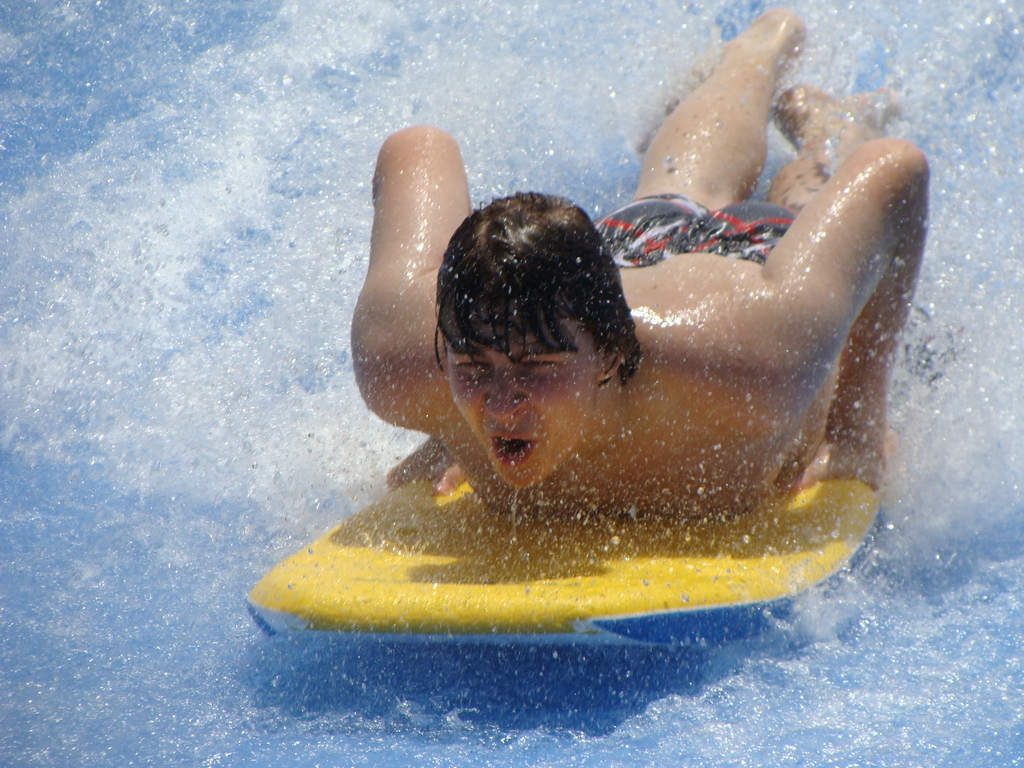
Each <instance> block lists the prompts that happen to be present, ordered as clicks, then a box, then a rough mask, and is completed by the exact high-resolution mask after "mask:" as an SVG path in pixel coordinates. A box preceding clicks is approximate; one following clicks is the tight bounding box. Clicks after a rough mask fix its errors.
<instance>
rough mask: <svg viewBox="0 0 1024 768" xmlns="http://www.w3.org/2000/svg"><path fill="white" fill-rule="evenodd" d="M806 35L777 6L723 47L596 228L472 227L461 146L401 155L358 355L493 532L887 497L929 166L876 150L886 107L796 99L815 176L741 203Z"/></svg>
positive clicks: (415, 148)
mask: <svg viewBox="0 0 1024 768" xmlns="http://www.w3.org/2000/svg"><path fill="white" fill-rule="evenodd" d="M803 34H804V27H803V23H802V22H801V20H800V19H799V18H798V17H797V16H795V15H794V14H792V13H790V12H788V11H783V10H778V9H776V10H772V11H769V12H767V13H765V14H764V15H762V16H761V17H760V18H758V19H757V20H756V21H755V22H754V23H753V24H752V25H751V27H750V28H749V29H748V30H747V31H746V32H744V33H743V34H742V35H740V36H739V37H737V38H736V39H735V40H733V41H732V42H730V43H729V44H727V45H726V46H724V48H723V51H722V56H721V60H720V62H719V64H718V66H717V67H716V68H715V70H714V72H713V73H712V75H711V76H710V77H709V78H708V80H706V81H705V82H704V83H703V84H701V85H700V86H699V87H698V88H697V89H696V90H695V91H694V92H693V93H692V94H691V95H690V96H689V97H688V98H687V99H686V100H685V101H684V102H682V103H681V104H680V105H679V106H678V107H677V108H676V109H675V110H674V111H673V113H672V114H671V115H670V116H669V117H668V118H667V119H666V121H665V123H664V124H663V125H662V126H661V128H660V129H659V130H658V132H657V134H656V135H655V137H654V139H653V140H652V142H651V145H650V147H649V149H648V151H647V153H646V156H645V158H644V162H643V166H642V170H641V177H640V182H639V185H638V188H637V192H636V197H635V199H634V202H633V203H632V204H631V205H629V206H627V207H626V208H624V209H621V210H620V211H616V212H614V213H612V214H610V215H609V216H607V217H605V218H604V219H602V220H601V221H600V222H598V226H597V227H596V228H595V227H594V225H593V224H591V223H590V220H589V219H588V218H587V217H586V215H585V214H584V213H583V212H582V211H580V210H579V209H578V208H576V207H575V206H573V205H572V204H570V203H568V202H567V201H564V200H561V199H560V198H550V197H545V196H542V195H517V196H513V197H512V198H507V199H505V200H499V201H495V202H494V203H492V204H491V205H490V206H488V207H486V208H484V209H482V210H480V211H476V212H472V211H471V206H470V202H469V192H468V188H467V183H466V176H465V171H464V169H463V166H462V161H461V157H460V154H459V150H458V146H457V145H456V144H455V142H454V140H453V139H452V138H451V137H450V136H448V135H447V134H444V133H443V132H441V131H439V130H437V129H434V128H428V127H416V128H410V129H406V130H404V131H401V132H399V133H397V134H395V135H394V136H391V137H389V138H388V139H387V141H386V142H385V143H384V146H383V147H382V149H381V152H380V156H379V158H378V164H377V170H376V174H375V177H374V206H375V209H374V210H375V215H374V226H373V234H372V240H371V254H370V265H369V270H368V274H367V277H366V282H365V284H364V287H363V290H362V293H361V294H360V297H359V302H358V304H357V307H356V312H355V316H354V319H353V326H352V340H353V351H354V362H355V369H356V377H357V381H358V383H359V386H360V389H361V392H362V393H363V397H364V398H365V400H366V402H367V404H368V405H369V406H370V408H371V409H372V410H373V411H374V412H375V413H377V414H378V415H379V416H381V418H384V419H385V420H387V421H390V422H391V423H394V424H397V425H400V426H403V427H407V428H410V429H416V430H419V431H422V432H426V433H427V434H429V435H430V436H431V440H430V441H429V442H428V444H427V445H426V446H425V447H424V449H422V450H421V451H419V452H417V454H415V455H414V457H411V458H412V459H413V461H412V462H411V463H409V464H406V465H405V466H404V467H403V468H402V469H403V471H404V472H405V474H406V475H408V474H418V473H420V474H421V473H422V471H423V470H424V462H423V460H424V459H433V460H434V462H433V463H434V464H435V465H436V466H439V467H441V468H443V466H446V465H450V464H452V463H454V465H455V466H456V467H457V468H458V471H461V472H464V473H465V475H466V476H467V477H468V479H469V480H470V482H471V483H472V485H473V488H474V489H475V490H476V492H477V493H478V494H479V495H480V497H481V498H482V499H483V500H484V502H485V503H486V504H488V505H489V506H490V507H491V508H492V509H494V510H496V511H500V510H508V509H516V510H518V511H519V512H520V513H527V514H530V513H533V512H536V513H540V514H587V513H589V512H592V511H595V510H601V511H603V512H605V513H615V512H616V511H620V512H628V513H630V514H648V513H667V514H673V515H679V516H686V515H703V514H732V513H742V512H743V511H745V510H748V509H752V508H754V507H756V506H758V505H760V504H763V503H764V502H765V501H767V500H768V499H770V498H772V497H775V496H778V495H781V494H784V493H786V492H788V491H789V490H791V489H792V488H793V487H795V486H799V485H802V484H807V483H809V482H812V481H813V480H816V479H822V478H825V477H852V478H858V479H861V480H864V481H865V482H867V483H869V484H870V485H872V486H874V487H878V485H879V483H880V482H881V478H882V471H883V469H884V446H885V442H886V433H887V422H886V388H887V382H888V375H889V369H890V367H891V364H892V360H893V356H894V352H895V349H896V343H897V335H898V333H899V331H900V329H901V328H902V326H903V323H904V321H905V319H906V315H907V310H908V308H909V301H910V298H911V295H912V293H913V289H914V284H915V280H916V277H917V273H918V269H919V264H920V259H921V252H922V249H923V246H924V239H925V218H926V213H927V180H928V168H927V161H926V160H925V158H924V156H923V155H922V154H921V152H920V151H919V150H917V149H916V148H915V147H914V146H913V145H911V144H909V143H907V142H904V141H900V140H895V139H880V138H875V137H876V136H877V135H879V132H880V131H879V129H880V127H881V123H882V122H884V117H885V116H884V115H878V114H874V113H873V104H872V102H871V99H870V98H865V97H858V98H853V99H847V100H845V101H843V102H833V101H832V100H831V99H829V98H828V97H827V96H826V95H825V94H823V93H821V92H820V91H816V90H814V89H811V88H808V87H804V88H798V89H794V90H793V91H790V92H788V93H787V94H784V95H783V97H782V98H781V99H780V100H779V102H778V104H777V105H776V107H775V109H776V117H777V119H778V121H779V123H780V125H781V127H782V129H783V130H784V132H786V134H787V135H788V136H789V137H790V138H791V140H793V141H794V142H795V143H796V144H797V145H798V148H799V149H800V154H799V156H798V157H797V159H796V160H795V161H794V162H793V163H792V164H790V165H789V166H787V167H786V168H784V169H782V170H781V171H780V172H779V174H778V175H777V176H776V178H775V179H774V181H773V184H772V186H771V189H770V191H769V194H768V203H769V204H771V205H767V204H755V203H749V202H744V201H745V200H746V198H747V197H748V196H749V194H750V192H751V191H752V189H753V188H754V186H755V185H756V182H757V179H758V177H759V175H760V172H761V169H762V167H763V164H764V160H765V155H766V126H767V121H768V119H769V117H770V116H771V112H772V103H773V100H774V97H775V87H776V84H777V82H778V80H779V77H780V75H781V73H782V71H783V68H784V66H785V65H786V64H787V63H788V61H789V60H790V59H792V58H793V57H794V56H795V55H796V53H797V46H798V45H799V43H800V41H801V40H802V37H803ZM836 139H838V149H836V150H835V155H836V158H835V159H838V161H839V162H838V165H837V167H835V168H834V172H833V168H832V167H831V166H832V165H833V159H834V158H833V156H832V154H830V152H832V150H833V149H835V147H834V144H835V140H836ZM778 206H785V208H782V207H778ZM793 213H796V216H795V218H794V217H793ZM470 214H472V215H470ZM467 217H468V218H467ZM453 232H454V233H455V235H454V236H453V235H452V233H453ZM633 266H638V267H641V268H629V267H633ZM618 267H623V268H622V269H621V270H620V269H619V268H618ZM438 461H440V462H441V464H437V462H438ZM426 463H427V464H430V463H431V462H429V461H427V462H426ZM417 464H419V465H420V466H414V465H417ZM400 474H401V473H400Z"/></svg>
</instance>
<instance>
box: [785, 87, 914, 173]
mask: <svg viewBox="0 0 1024 768" xmlns="http://www.w3.org/2000/svg"><path fill="white" fill-rule="evenodd" d="M772 114H773V117H774V119H775V125H776V126H777V127H778V129H779V130H780V131H781V132H782V134H783V135H784V136H785V137H786V138H787V139H789V141H790V142H791V143H792V144H793V146H795V147H796V148H797V150H799V151H800V153H801V154H808V153H811V154H823V155H827V156H828V160H829V161H830V162H829V165H831V169H832V170H834V169H835V166H836V165H838V164H839V163H840V162H842V160H843V159H844V158H845V157H846V156H847V155H849V154H850V152H852V151H853V150H854V149H855V148H856V147H857V146H858V145H860V144H863V143H864V142H865V141H870V140H871V139H877V138H879V137H881V136H882V135H883V134H884V131H885V126H886V125H887V124H888V123H889V121H891V120H892V119H893V118H894V117H896V116H897V115H899V105H898V103H897V101H896V97H895V94H894V93H893V91H892V90H891V89H889V88H880V89H879V90H877V91H874V92H873V93H858V94H856V95H854V96H848V97H846V98H844V99H833V98H832V97H831V96H829V95H828V94H827V93H826V92H825V91H823V90H821V89H820V88H815V87H814V86H811V85H798V86H796V87H795V88H790V89H789V90H788V91H786V92H785V93H783V94H782V95H781V96H779V98H778V100H777V101H776V102H775V106H774V107H773V110H772ZM821 159H822V158H819V160H821Z"/></svg>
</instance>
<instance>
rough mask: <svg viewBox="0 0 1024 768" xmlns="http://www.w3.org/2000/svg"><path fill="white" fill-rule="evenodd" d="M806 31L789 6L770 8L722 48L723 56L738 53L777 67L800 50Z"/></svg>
mask: <svg viewBox="0 0 1024 768" xmlns="http://www.w3.org/2000/svg"><path fill="white" fill-rule="evenodd" d="M806 34H807V27H806V26H805V25H804V22H803V19H801V18H800V17H799V16H797V15H796V14H795V13H793V12H792V11H790V10H786V9H784V8H772V9H771V10H768V11H765V12H764V13H762V14H761V15H760V16H758V17H757V18H756V19H754V21H753V22H752V23H751V25H750V26H749V27H747V28H746V29H745V30H744V31H743V32H742V33H741V34H740V35H739V36H738V37H737V38H736V39H735V40H732V41H730V42H729V43H727V44H726V45H725V46H724V47H723V49H722V57H723V59H724V58H726V57H731V56H738V57H740V58H741V59H744V60H748V61H749V60H754V61H757V60H760V61H759V63H762V64H768V65H770V66H774V67H775V68H776V73H778V72H781V70H782V69H783V68H784V67H785V66H786V65H787V64H788V63H789V62H790V61H791V60H792V59H793V58H795V57H796V56H797V55H798V54H799V53H800V43H802V42H803V39H804V36H805V35H806Z"/></svg>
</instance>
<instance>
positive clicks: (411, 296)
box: [352, 126, 471, 431]
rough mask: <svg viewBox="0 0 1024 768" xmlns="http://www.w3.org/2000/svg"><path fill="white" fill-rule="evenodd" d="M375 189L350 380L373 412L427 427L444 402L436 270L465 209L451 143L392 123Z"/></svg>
mask: <svg viewBox="0 0 1024 768" xmlns="http://www.w3.org/2000/svg"><path fill="white" fill-rule="evenodd" d="M373 190H374V194H373V203H374V216H373V232H372V234H371V240H370V258H369V266H368V269H367V274H366V281H365V282H364V284H363V288H362V291H361V292H360V294H359V300H358V302H357V304H356V310H355V315H354V316H353V319H352V352H353V363H354V366H355V374H356V381H357V383H358V385H359V389H360V392H361V393H362V395H363V398H364V399H365V400H366V403H367V405H368V406H369V407H370V409H371V410H373V411H374V413H376V414H377V415H378V416H380V417H381V418H383V419H384V420H386V421H389V422H391V423H393V424H398V425H400V426H403V427H408V428H411V429H418V430H421V431H431V429H430V427H431V425H432V424H433V422H434V420H435V419H436V418H437V417H438V416H439V415H442V416H443V415H445V414H447V411H449V410H451V408H452V405H451V398H450V397H449V396H448V393H447V382H446V381H445V378H444V376H443V374H442V372H441V371H440V370H439V369H438V366H437V361H436V358H435V354H434V332H435V329H436V317H435V311H434V304H435V301H436V288H437V271H438V268H439V267H440V265H441V261H442V259H443V257H444V252H445V248H446V247H447V244H448V240H449V239H450V238H451V236H452V233H453V232H454V231H455V229H456V228H457V227H458V226H459V224H460V223H461V222H462V221H463V219H465V217H466V216H467V215H468V214H469V212H470V209H471V206H470V202H469V189H468V185H467V182H466V173H465V170H464V169H463V166H462V156H461V153H460V152H459V147H458V144H456V142H455V140H454V139H453V138H452V137H451V136H449V135H448V134H447V133H445V132H444V131H441V130H439V129H437V128H432V127H430V126H415V127H412V128H407V129H405V130H403V131H399V132H398V133H396V134H394V135H392V136H390V137H389V138H388V139H387V140H386V141H385V142H384V145H383V146H382V147H381V151H380V154H379V156H378V158H377V167H376V171H375V173H374V180H373Z"/></svg>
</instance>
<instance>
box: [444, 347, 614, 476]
mask: <svg viewBox="0 0 1024 768" xmlns="http://www.w3.org/2000/svg"><path fill="white" fill-rule="evenodd" d="M573 330H574V333H573V334H572V338H573V341H574V343H575V345H576V347H577V351H576V352H551V351H549V350H547V349H545V348H544V347H542V346H541V345H539V344H536V343H535V342H531V341H530V340H527V342H526V343H525V344H524V345H522V346H521V347H520V348H518V349H513V355H512V357H511V358H510V357H509V356H508V355H504V354H502V353H501V352H496V351H494V350H492V349H478V350H474V351H473V352H471V353H469V354H459V353H455V352H452V351H451V350H450V349H449V350H448V351H447V366H446V367H447V370H448V383H449V386H450V387H451V392H452V397H453V399H454V400H455V404H456V406H457V407H458V409H459V411H460V412H461V413H462V416H463V418H465V419H466V422H467V423H468V424H469V426H470V427H471V428H472V430H473V432H474V434H475V435H476V436H477V439H478V440H480V443H481V445H482V446H483V447H484V449H485V450H486V451H487V455H488V457H489V458H490V460H491V463H492V465H493V466H494V468H495V470H496V471H497V473H498V475H499V476H500V477H501V478H502V479H503V480H504V481H505V482H507V483H508V484H509V485H511V486H512V487H514V488H526V487H527V486H530V485H533V484H535V483H538V482H540V481H542V480H544V478H546V477H547V476H548V475H549V474H550V473H551V472H552V471H553V470H554V469H555V468H556V467H558V466H559V465H560V464H561V463H562V462H564V461H565V460H566V459H567V458H569V457H570V456H571V455H572V454H573V453H574V452H575V451H576V449H577V447H578V446H579V443H580V441H581V440H582V439H583V436H584V435H585V434H587V433H588V431H589V430H590V429H591V428H592V423H593V421H594V416H595V413H596V410H597V399H598V392H599V390H598V386H599V385H600V383H601V382H602V381H603V380H605V379H607V378H609V376H610V375H611V374H614V373H615V370H616V369H617V368H618V362H617V358H615V357H611V356H609V355H607V354H604V353H601V352H600V351H598V350H597V348H596V347H595V345H594V341H593V338H592V337H591V336H590V334H588V333H587V332H586V331H583V330H582V329H579V328H574V329H573Z"/></svg>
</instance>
